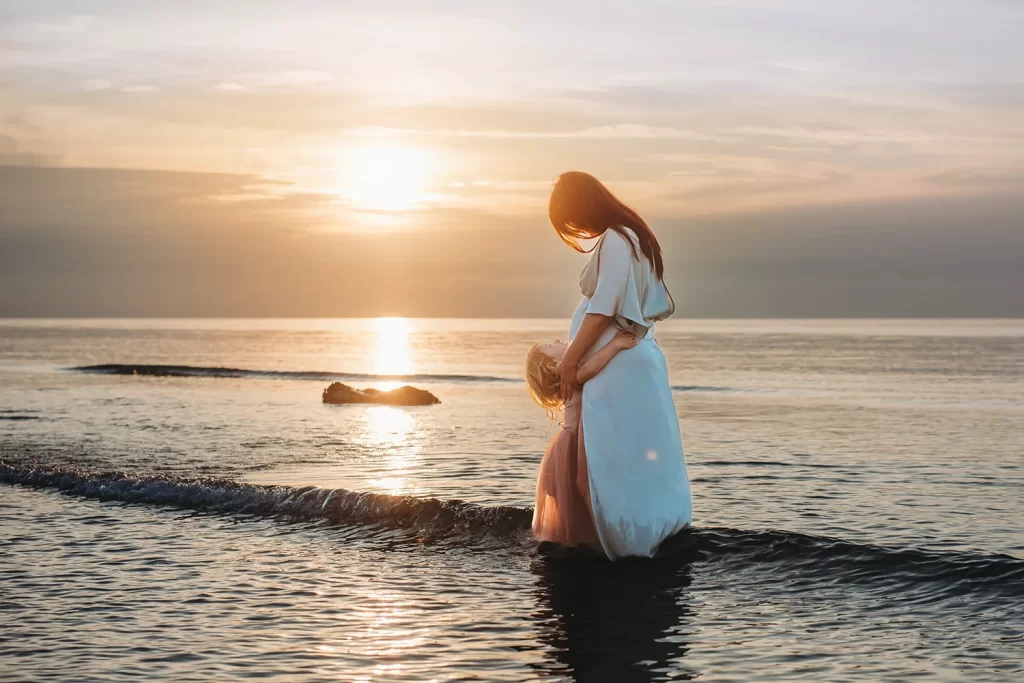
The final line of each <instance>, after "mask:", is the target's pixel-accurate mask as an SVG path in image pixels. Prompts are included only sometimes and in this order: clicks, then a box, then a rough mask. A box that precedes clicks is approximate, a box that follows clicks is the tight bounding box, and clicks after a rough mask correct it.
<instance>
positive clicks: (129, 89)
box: [121, 85, 160, 93]
mask: <svg viewBox="0 0 1024 683" xmlns="http://www.w3.org/2000/svg"><path fill="white" fill-rule="evenodd" d="M121 92H123V93H151V92H160V86H158V85H125V86H122V87H121Z"/></svg>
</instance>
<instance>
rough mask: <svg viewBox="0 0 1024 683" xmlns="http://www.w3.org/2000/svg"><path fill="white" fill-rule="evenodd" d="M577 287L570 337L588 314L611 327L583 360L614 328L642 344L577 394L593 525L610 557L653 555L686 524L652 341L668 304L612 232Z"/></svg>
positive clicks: (659, 356) (679, 460)
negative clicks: (607, 319)
mask: <svg viewBox="0 0 1024 683" xmlns="http://www.w3.org/2000/svg"><path fill="white" fill-rule="evenodd" d="M629 235H630V237H631V238H632V239H633V240H634V243H635V239H636V238H635V236H633V234H632V232H630V233H629ZM580 289H581V290H582V292H583V296H584V299H583V301H582V302H581V303H580V305H579V308H577V309H576V314H575V315H574V316H573V320H572V326H571V327H570V330H569V336H570V338H572V337H574V336H575V335H576V332H577V331H578V330H579V327H580V325H581V324H582V322H583V317H584V316H585V315H586V314H587V313H599V314H601V315H607V316H613V317H614V320H615V322H614V324H613V325H611V326H610V327H609V328H608V329H607V330H605V332H604V333H603V334H602V335H601V337H600V338H599V339H598V340H597V342H595V343H594V345H593V347H592V348H591V349H590V350H589V351H587V353H586V354H585V356H584V357H587V356H589V355H591V354H593V353H594V352H595V351H597V350H598V349H600V348H601V347H602V346H604V345H605V344H607V343H608V342H609V341H610V340H611V339H612V337H614V336H615V333H616V331H617V330H618V329H623V330H626V331H628V332H632V333H633V334H634V335H636V337H637V339H638V340H639V343H638V344H637V345H636V346H635V347H634V348H632V349H626V350H624V351H620V352H619V353H618V354H616V356H615V357H614V358H613V359H612V361H611V362H610V363H608V365H607V366H606V367H605V368H604V370H602V371H601V372H600V374H598V375H597V376H596V377H594V378H592V379H591V380H590V381H589V382H587V383H586V384H585V385H584V387H583V429H582V434H583V442H584V446H585V448H586V457H587V470H588V474H589V478H590V496H591V507H592V509H593V512H594V522H595V524H596V526H597V532H598V536H599V538H600V540H601V546H602V547H603V548H604V551H605V554H606V555H607V556H608V557H609V558H610V559H613V560H614V559H616V558H620V557H627V556H641V557H651V556H653V555H654V554H655V552H657V550H658V546H659V544H661V542H662V541H664V540H665V539H666V538H668V537H670V536H672V535H673V534H675V533H676V532H678V531H680V530H682V529H683V528H685V527H686V526H688V525H689V524H690V522H691V518H692V509H691V502H690V480H689V477H688V476H687V473H686V461H685V459H684V458H683V444H682V439H681V437H680V434H679V416H678V415H677V414H676V407H675V402H674V401H673V399H672V389H671V387H670V386H669V382H668V367H667V366H666V364H665V355H664V354H663V353H662V351H661V347H660V346H658V343H657V342H656V341H655V339H654V323H655V322H656V321H658V320H664V319H665V318H667V317H668V316H670V315H672V313H673V312H674V311H675V304H674V303H673V302H672V297H671V295H670V294H669V292H668V290H667V289H666V288H665V285H664V283H663V282H662V281H661V280H659V279H658V277H657V276H656V275H655V274H654V272H653V270H652V269H651V266H650V263H649V261H648V260H647V258H646V257H645V256H644V254H643V252H642V251H640V248H639V246H637V248H636V257H634V256H633V252H632V250H631V249H630V247H629V244H628V243H627V241H626V239H625V238H623V237H622V236H621V235H619V234H618V233H617V232H615V231H614V230H608V231H607V232H606V233H605V234H604V235H603V236H602V237H601V239H600V241H599V242H598V245H597V247H596V248H595V249H594V252H593V255H592V256H591V258H590V262H589V263H588V264H587V267H586V268H585V269H584V270H583V274H582V275H581V276H580Z"/></svg>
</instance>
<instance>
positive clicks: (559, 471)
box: [526, 332, 637, 548]
mask: <svg viewBox="0 0 1024 683" xmlns="http://www.w3.org/2000/svg"><path fill="white" fill-rule="evenodd" d="M636 343H637V341H636V337H634V336H633V335H632V334H629V333H627V332H620V333H618V334H617V335H616V336H615V337H614V338H613V339H612V340H611V341H610V342H608V344H606V345H605V346H604V347H602V348H601V349H600V350H599V351H597V352H596V353H594V355H592V356H591V357H590V358H588V359H587V360H586V361H584V362H583V363H581V364H580V365H579V367H578V368H577V370H576V381H577V382H579V383H580V384H581V385H582V384H584V383H585V382H586V381H587V380H589V379H590V378H591V377H594V376H595V375H597V374H598V373H599V372H601V370H603V369H604V367H605V366H606V365H608V363H609V362H610V361H611V359H612V358H614V357H615V354H617V353H618V352H619V351H622V350H623V349H630V348H633V347H634V346H636ZM566 348H567V346H566V345H565V344H564V343H563V342H560V341H556V342H554V343H551V344H534V346H533V347H532V348H531V349H530V350H529V352H528V353H527V354H526V386H527V387H528V388H529V390H530V395H531V396H532V397H533V400H534V401H536V402H537V404H538V405H539V406H541V407H542V408H545V409H546V410H547V411H548V414H549V415H552V416H554V415H555V414H556V413H557V412H558V411H559V410H564V417H563V419H562V425H561V429H559V431H558V433H557V434H555V437H554V438H553V439H552V440H551V443H550V444H548V448H547V450H546V451H545V453H544V459H543V460H542V461H541V464H540V471H539V472H538V473H537V500H536V504H535V506H534V509H533V535H534V536H535V537H536V538H537V539H538V540H540V541H548V542H551V543H558V544H560V545H565V546H578V545H585V546H592V547H594V548H600V541H599V540H598V537H597V530H596V529H595V528H594V520H593V516H592V514H591V510H590V486H589V484H588V478H587V456H586V449H585V447H584V444H583V434H582V431H581V429H580V422H581V417H582V415H581V409H582V403H583V395H582V391H577V392H576V394H575V395H574V396H571V397H569V399H564V398H563V397H562V396H561V393H560V389H559V377H558V372H557V366H558V363H559V361H561V359H562V356H563V355H564V354H565V350H566Z"/></svg>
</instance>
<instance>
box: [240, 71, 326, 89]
mask: <svg viewBox="0 0 1024 683" xmlns="http://www.w3.org/2000/svg"><path fill="white" fill-rule="evenodd" d="M244 80H246V81H248V82H250V83H252V84H254V85H266V86H301V85H317V84H322V83H331V82H333V81H334V74H333V73H330V72H327V71H274V72H268V73H253V74H247V75H246V76H245V77H244Z"/></svg>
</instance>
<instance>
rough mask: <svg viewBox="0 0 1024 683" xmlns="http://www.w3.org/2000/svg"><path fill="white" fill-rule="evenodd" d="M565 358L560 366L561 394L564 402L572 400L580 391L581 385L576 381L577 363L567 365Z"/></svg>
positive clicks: (558, 368) (558, 367)
mask: <svg viewBox="0 0 1024 683" xmlns="http://www.w3.org/2000/svg"><path fill="white" fill-rule="evenodd" d="M565 361H566V359H565V357H564V356H563V357H562V362H561V363H559V364H558V366H557V367H556V369H557V370H558V381H559V393H560V394H561V395H562V400H563V401H568V400H570V399H571V398H572V397H573V395H575V394H576V392H577V391H579V389H580V383H579V382H578V381H577V380H576V363H567V362H565Z"/></svg>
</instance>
